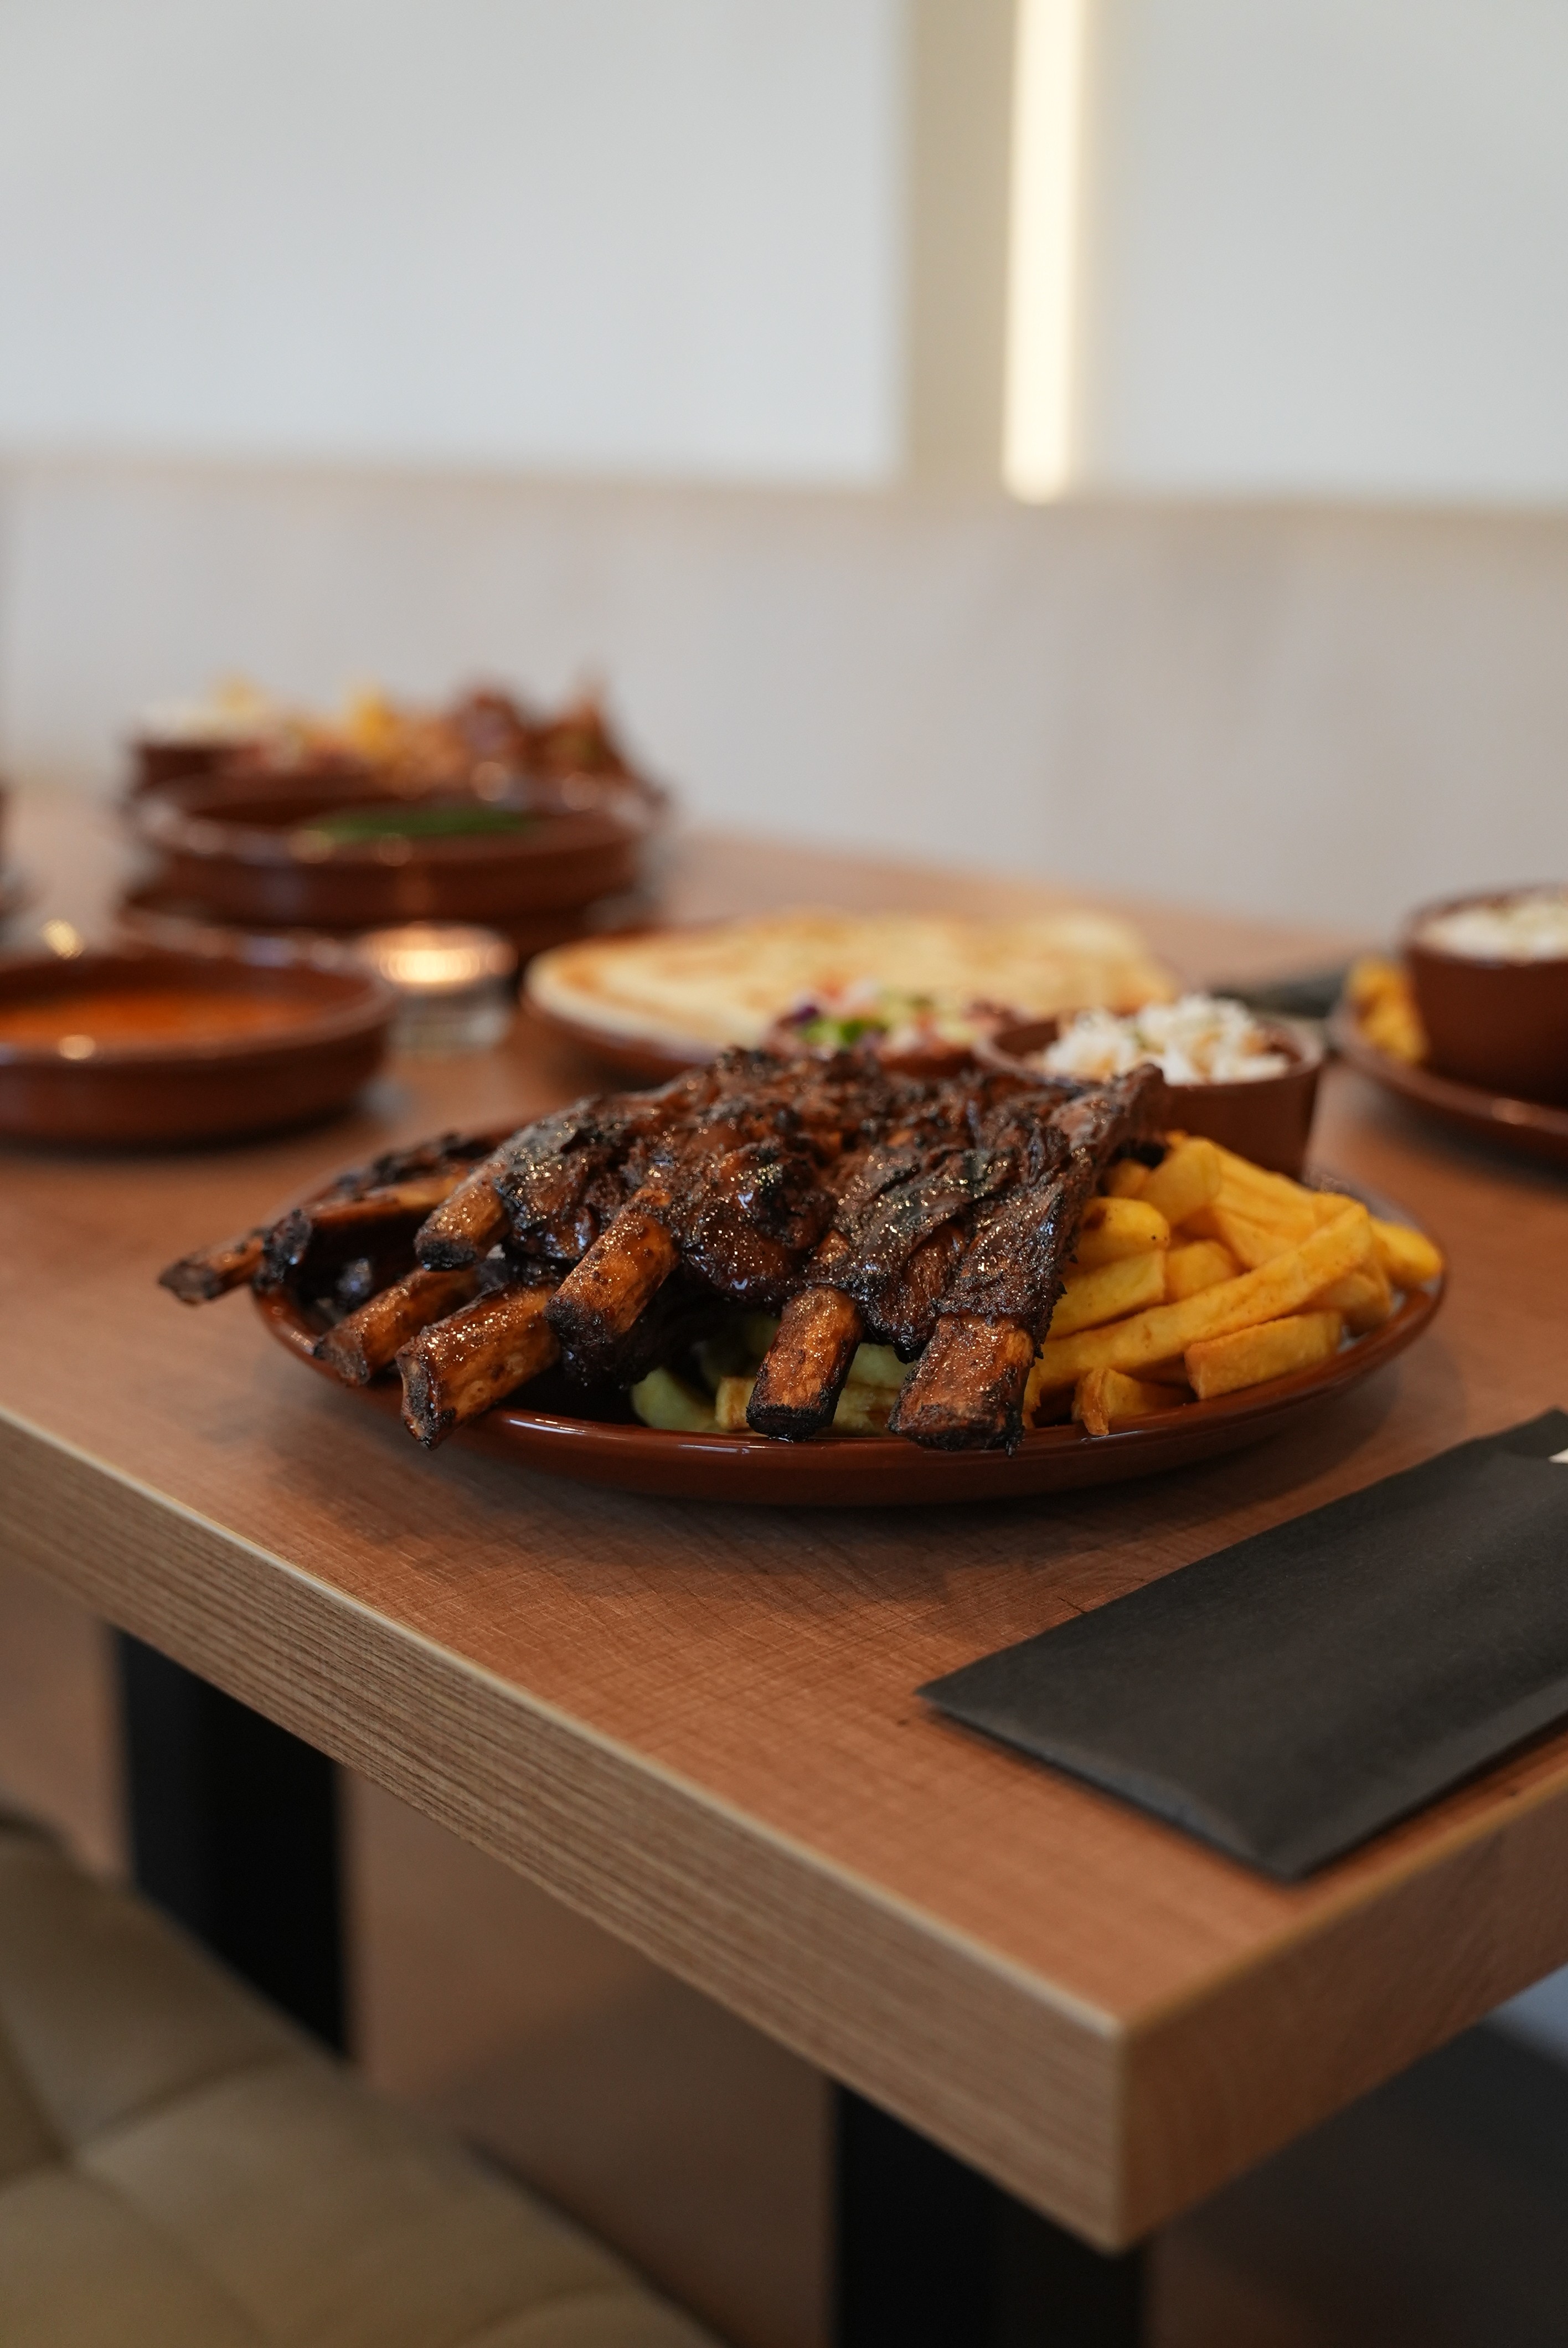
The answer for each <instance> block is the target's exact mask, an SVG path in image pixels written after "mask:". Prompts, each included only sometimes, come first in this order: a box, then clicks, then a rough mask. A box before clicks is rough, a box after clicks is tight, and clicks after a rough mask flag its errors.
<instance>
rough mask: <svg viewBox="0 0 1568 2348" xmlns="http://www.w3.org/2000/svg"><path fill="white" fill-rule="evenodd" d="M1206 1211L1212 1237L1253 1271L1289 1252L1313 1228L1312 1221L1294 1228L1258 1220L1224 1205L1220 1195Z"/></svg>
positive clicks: (1249, 1270)
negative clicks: (1301, 1226) (1283, 1227)
mask: <svg viewBox="0 0 1568 2348" xmlns="http://www.w3.org/2000/svg"><path fill="white" fill-rule="evenodd" d="M1209 1214H1210V1216H1211V1217H1212V1219H1213V1221H1214V1237H1215V1238H1216V1239H1217V1240H1218V1241H1220V1242H1221V1243H1222V1245H1224V1246H1225V1247H1226V1248H1228V1249H1229V1251H1230V1252H1231V1254H1232V1255H1234V1256H1235V1260H1236V1262H1238V1263H1239V1264H1242V1265H1244V1266H1245V1269H1246V1270H1247V1271H1248V1272H1255V1271H1256V1270H1257V1268H1258V1266H1259V1265H1260V1264H1264V1263H1272V1262H1274V1259H1275V1257H1276V1255H1288V1254H1289V1252H1290V1251H1291V1249H1292V1248H1293V1247H1299V1246H1300V1245H1301V1242H1302V1241H1303V1240H1304V1239H1306V1238H1307V1237H1308V1235H1309V1234H1310V1233H1311V1231H1313V1230H1314V1229H1315V1228H1316V1226H1315V1225H1314V1224H1313V1223H1312V1222H1311V1221H1308V1222H1307V1225H1306V1228H1305V1229H1304V1230H1301V1231H1285V1230H1282V1229H1281V1228H1280V1226H1279V1224H1277V1223H1274V1222H1267V1223H1260V1222H1258V1221H1256V1220H1255V1218H1254V1217H1253V1216H1251V1215H1249V1214H1247V1213H1245V1211H1243V1210H1239V1209H1237V1208H1235V1207H1231V1206H1227V1204H1226V1203H1225V1199H1224V1198H1223V1197H1221V1198H1220V1199H1218V1200H1216V1201H1215V1203H1214V1206H1212V1207H1211V1208H1210V1210H1209Z"/></svg>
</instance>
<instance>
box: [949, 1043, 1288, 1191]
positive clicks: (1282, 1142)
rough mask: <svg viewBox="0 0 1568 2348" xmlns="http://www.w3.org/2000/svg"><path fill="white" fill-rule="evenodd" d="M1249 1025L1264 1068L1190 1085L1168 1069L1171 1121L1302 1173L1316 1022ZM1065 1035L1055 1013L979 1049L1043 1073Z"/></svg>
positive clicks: (985, 1056) (991, 1059)
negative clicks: (1312, 1024) (1258, 1072)
mask: <svg viewBox="0 0 1568 2348" xmlns="http://www.w3.org/2000/svg"><path fill="white" fill-rule="evenodd" d="M1172 1008H1173V1010H1174V1011H1179V1010H1180V1008H1181V1006H1180V1005H1175V1006H1172ZM1237 1008H1238V1009H1239V1008H1240V1006H1239V1005H1238V1006H1237ZM1251 1025H1252V1026H1253V1028H1254V1030H1255V1033H1256V1035H1257V1038H1258V1042H1259V1045H1260V1050H1261V1051H1263V1052H1266V1059H1265V1060H1264V1061H1263V1063H1262V1065H1264V1066H1266V1070H1267V1073H1266V1074H1261V1075H1255V1076H1245V1077H1240V1078H1235V1079H1232V1080H1231V1081H1214V1080H1209V1081H1205V1082H1201V1083H1191V1082H1183V1081H1182V1080H1181V1078H1180V1077H1179V1076H1178V1077H1176V1078H1174V1079H1173V1077H1172V1076H1171V1075H1170V1074H1169V1072H1167V1075H1166V1086H1165V1090H1166V1100H1167V1105H1168V1106H1167V1109H1166V1117H1167V1121H1168V1123H1169V1124H1170V1125H1171V1126H1173V1127H1174V1128H1179V1129H1180V1130H1182V1131H1183V1132H1185V1133H1197V1134H1202V1135H1204V1136H1205V1137H1206V1138H1207V1139H1209V1140H1210V1141H1217V1142H1218V1143H1219V1144H1220V1145H1221V1147H1222V1148H1225V1149H1231V1150H1234V1151H1235V1154H1236V1155H1237V1157H1240V1158H1246V1159H1251V1161H1252V1162H1253V1164H1254V1165H1255V1166H1263V1167H1266V1168H1267V1169H1269V1170H1270V1171H1271V1172H1273V1173H1276V1174H1289V1175H1292V1176H1296V1175H1299V1174H1300V1172H1301V1170H1302V1168H1303V1167H1304V1166H1305V1165H1306V1163H1307V1148H1308V1144H1309V1142H1310V1140H1311V1136H1312V1119H1313V1115H1314V1111H1315V1109H1316V1107H1317V1083H1318V1078H1319V1077H1320V1076H1321V1075H1322V1073H1323V1058H1324V1053H1323V1046H1322V1045H1321V1043H1320V1042H1319V1041H1318V1039H1317V1034H1316V1033H1315V1032H1314V1030H1313V1029H1312V1028H1310V1027H1308V1026H1307V1025H1303V1024H1302V1023H1299V1022H1297V1021H1295V1020H1284V1019H1269V1018H1254V1019H1252V1020H1251ZM1061 1036H1062V1022H1061V1021H1060V1020H1057V1019H1044V1020H1033V1021H1026V1022H1023V1023H1020V1024H1018V1025H1008V1026H1000V1027H998V1028H997V1029H996V1030H995V1032H994V1034H993V1035H991V1037H990V1038H989V1042H988V1043H987V1044H985V1045H983V1046H982V1047H981V1052H980V1057H981V1058H982V1060H984V1061H986V1062H987V1064H988V1065H989V1066H993V1067H1008V1068H1018V1069H1020V1070H1022V1071H1023V1072H1024V1073H1026V1074H1031V1075H1037V1076H1038V1075H1039V1074H1040V1073H1041V1071H1042V1070H1046V1069H1050V1066H1051V1058H1050V1056H1051V1053H1052V1050H1053V1047H1057V1046H1058V1045H1060V1043H1061Z"/></svg>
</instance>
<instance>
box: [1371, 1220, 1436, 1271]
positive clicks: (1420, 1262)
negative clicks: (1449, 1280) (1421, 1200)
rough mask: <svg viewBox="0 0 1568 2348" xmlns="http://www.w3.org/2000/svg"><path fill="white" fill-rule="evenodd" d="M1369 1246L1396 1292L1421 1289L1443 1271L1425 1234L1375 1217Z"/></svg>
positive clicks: (1407, 1225)
mask: <svg viewBox="0 0 1568 2348" xmlns="http://www.w3.org/2000/svg"><path fill="white" fill-rule="evenodd" d="M1372 1245H1373V1247H1374V1248H1375V1249H1376V1251H1377V1255H1378V1262H1379V1263H1380V1264H1381V1265H1382V1267H1383V1270H1384V1271H1385V1272H1387V1273H1388V1275H1389V1279H1390V1280H1391V1281H1392V1282H1393V1283H1394V1286H1395V1287H1396V1288H1424V1287H1425V1286H1426V1284H1427V1282H1428V1281H1429V1280H1436V1279H1437V1277H1438V1275H1439V1274H1440V1272H1441V1271H1442V1268H1443V1260H1442V1256H1441V1255H1440V1252H1439V1251H1438V1250H1437V1249H1436V1248H1435V1247H1434V1246H1433V1245H1432V1243H1431V1241H1430V1239H1428V1237H1427V1235H1426V1233H1425V1232H1424V1231H1411V1230H1410V1228H1409V1224H1407V1223H1386V1222H1384V1221H1383V1220H1381V1218H1380V1217H1378V1216H1377V1215H1374V1216H1373V1218H1372Z"/></svg>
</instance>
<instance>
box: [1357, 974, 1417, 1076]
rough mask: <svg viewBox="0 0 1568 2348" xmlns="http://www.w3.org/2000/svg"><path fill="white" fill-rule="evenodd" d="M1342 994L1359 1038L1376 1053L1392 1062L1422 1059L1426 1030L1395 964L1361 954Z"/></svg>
mask: <svg viewBox="0 0 1568 2348" xmlns="http://www.w3.org/2000/svg"><path fill="white" fill-rule="evenodd" d="M1345 995H1346V1000H1347V1001H1348V1003H1349V1004H1350V1007H1351V1009H1352V1010H1353V1011H1354V1013H1355V1014H1356V1023H1357V1025H1358V1027H1359V1028H1360V1030H1361V1033H1362V1035H1365V1037H1366V1038H1367V1041H1368V1044H1371V1045H1374V1047H1375V1048H1376V1049H1377V1050H1378V1051H1379V1052H1386V1053H1388V1055H1389V1057H1390V1059H1395V1060H1409V1061H1411V1062H1419V1061H1421V1060H1424V1059H1425V1058H1426V1056H1427V1048H1428V1046H1427V1034H1426V1030H1425V1028H1424V1027H1423V1026H1422V1025H1421V1017H1420V1014H1419V1011H1418V1010H1417V1009H1416V999H1415V995H1414V994H1413V993H1412V992H1411V988H1410V982H1409V978H1408V976H1407V975H1406V973H1405V972H1404V971H1403V970H1402V969H1401V968H1400V966H1399V963H1393V962H1385V961H1383V960H1382V958H1381V957H1380V956H1378V955H1375V954H1368V955H1365V956H1364V957H1363V959H1362V960H1361V961H1360V962H1358V963H1355V964H1354V966H1353V967H1352V969H1351V972H1350V974H1349V976H1348V978H1347V980H1346V982H1345Z"/></svg>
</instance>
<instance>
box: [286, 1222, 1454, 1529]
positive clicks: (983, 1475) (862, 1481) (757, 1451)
mask: <svg viewBox="0 0 1568 2348" xmlns="http://www.w3.org/2000/svg"><path fill="white" fill-rule="evenodd" d="M1373 1203H1375V1204H1379V1205H1380V1204H1381V1202H1376V1201H1375V1202H1373ZM1442 1293H1443V1283H1442V1282H1441V1281H1437V1282H1434V1283H1433V1284H1432V1286H1431V1287H1430V1289H1422V1290H1419V1291H1417V1292H1415V1293H1414V1294H1411V1295H1409V1296H1407V1297H1406V1298H1405V1299H1404V1301H1403V1302H1402V1303H1401V1304H1400V1305H1399V1309H1398V1311H1397V1312H1396V1313H1394V1314H1393V1315H1392V1317H1391V1318H1390V1319H1389V1320H1388V1321H1386V1322H1385V1323H1383V1326H1382V1327H1381V1328H1380V1329H1376V1330H1374V1331H1373V1332H1372V1334H1371V1335H1370V1336H1367V1337H1360V1338H1358V1339H1357V1340H1356V1341H1355V1343H1354V1344H1350V1345H1348V1346H1346V1347H1345V1348H1344V1350H1343V1351H1342V1352H1341V1353H1339V1354H1337V1355H1336V1356H1335V1358H1334V1360H1333V1361H1332V1362H1329V1363H1327V1364H1326V1365H1324V1366H1323V1367H1322V1368H1320V1369H1317V1370H1305V1371H1300V1372H1297V1373H1296V1375H1295V1376H1293V1377H1288V1378H1276V1379H1275V1380H1274V1381H1273V1382H1272V1383H1271V1384H1270V1385H1262V1386H1253V1387H1250V1388H1249V1389H1247V1390H1246V1391H1245V1392H1244V1393H1241V1394H1232V1395H1221V1396H1220V1397H1219V1398H1218V1399H1217V1400H1216V1401H1214V1402H1194V1403H1186V1404H1184V1405H1183V1406H1182V1407H1181V1408H1180V1409H1179V1410H1175V1411H1172V1412H1170V1413H1168V1414H1166V1415H1163V1416H1160V1417H1159V1418H1151V1419H1145V1420H1143V1422H1142V1424H1139V1425H1134V1426H1124V1427H1118V1428H1116V1429H1115V1430H1114V1431H1113V1432H1112V1434H1110V1435H1102V1436H1089V1435H1085V1434H1084V1432H1083V1430H1082V1428H1081V1427H1078V1426H1045V1427H1039V1428H1036V1429H1033V1430H1031V1432H1030V1433H1029V1434H1027V1435H1026V1436H1025V1437H1024V1438H1023V1440H1022V1442H1021V1443H1020V1445H1019V1447H1018V1449H1017V1450H1016V1451H1015V1452H1013V1453H1012V1454H1011V1456H1010V1457H1009V1454H1008V1453H1006V1452H1005V1451H924V1450H922V1449H921V1448H920V1447H919V1446H918V1445H917V1444H914V1443H907V1442H906V1441H905V1440H904V1439H903V1438H902V1437H899V1436H897V1435H846V1436H836V1437H825V1438H823V1439H821V1440H819V1441H815V1442H811V1443H779V1442H774V1441H772V1440H770V1439H769V1438H768V1437H765V1436H757V1435H672V1434H666V1433H663V1432H662V1431H661V1430H660V1429H658V1428H655V1427H651V1426H640V1425H637V1424H635V1423H632V1424H630V1425H629V1424H627V1423H625V1422H623V1421H616V1420H611V1419H596V1418H569V1417H564V1416H557V1415H555V1414H553V1413H550V1412H547V1411H543V1410H528V1409H525V1408H523V1407H521V1406H518V1405H516V1404H514V1405H511V1406H501V1407H500V1408H498V1409H496V1410H492V1411H490V1412H488V1413H487V1415H486V1416H485V1417H483V1418H481V1419H478V1420H477V1421H476V1422H475V1424H474V1425H473V1426H466V1427H463V1428H462V1429H460V1430H459V1432H458V1433H457V1434H456V1435H455V1436H454V1437H452V1438H451V1439H452V1441H453V1442H455V1443H460V1444H462V1445H464V1446H465V1447H466V1448H469V1449H478V1450H481V1451H487V1452H488V1453H490V1454H491V1456H492V1457H502V1458H507V1459H511V1460H513V1461H515V1462H516V1463H517V1465H518V1467H520V1468H536V1469H538V1471H539V1472H540V1473H541V1474H543V1475H547V1476H567V1477H570V1478H572V1479H573V1480H574V1481H576V1482H578V1483H582V1484H598V1485H603V1486H610V1487H612V1488H614V1489H616V1490H618V1491H623V1492H642V1493H647V1494H651V1495H652V1496H653V1497H655V1498H660V1499H678V1500H731V1501H733V1500H750V1501H757V1502H762V1503H764V1504H767V1505H771V1506H774V1507H782V1508H800V1509H857V1508H899V1507H909V1506H912V1505H917V1506H925V1507H928V1506H930V1505H932V1504H933V1503H935V1502H939V1501H944V1500H958V1501H974V1500H1016V1499H1021V1498H1025V1497H1026V1496H1028V1495H1030V1494H1032V1493H1037V1492H1065V1491H1071V1490H1073V1489H1074V1488H1076V1487H1078V1486H1080V1485H1084V1484H1116V1483H1121V1482H1123V1481H1124V1480H1126V1479H1127V1478H1131V1477H1133V1476H1152V1475H1155V1474H1157V1473H1158V1472H1159V1471H1160V1470H1161V1469H1162V1468H1184V1467H1187V1466H1189V1465H1191V1464H1192V1463H1193V1462H1194V1461H1195V1460H1199V1459H1209V1458H1213V1457H1214V1456H1215V1455H1216V1454H1217V1453H1219V1452H1222V1451H1239V1450H1241V1449H1243V1448H1244V1447H1245V1446H1246V1445H1247V1444H1250V1443H1258V1442H1261V1441H1262V1440H1263V1439H1264V1437H1266V1436H1269V1435H1275V1434H1277V1433H1279V1432H1280V1431H1281V1430H1282V1429H1283V1428H1285V1427H1286V1426H1293V1425H1295V1424H1296V1421H1297V1420H1298V1419H1299V1418H1301V1417H1303V1416H1306V1415H1307V1413H1309V1412H1311V1411H1313V1410H1316V1409H1317V1408H1318V1407H1319V1406H1321V1405H1323V1404H1324V1403H1326V1402H1328V1401H1330V1400H1331V1399H1332V1398H1333V1396H1334V1395H1339V1394H1343V1393H1345V1392H1346V1391H1347V1390H1348V1388H1349V1387H1350V1386H1353V1385H1359V1384H1360V1382H1361V1380H1362V1379H1363V1378H1367V1377H1369V1376H1370V1375H1372V1373H1373V1371H1374V1370H1378V1369H1381V1368H1382V1367H1383V1365H1384V1364H1385V1363H1387V1362H1390V1361H1392V1360H1393V1358H1394V1356H1395V1354H1402V1353H1403V1352H1404V1350H1405V1347H1406V1346H1407V1345H1409V1344H1411V1343H1412V1342H1413V1341H1414V1340H1415V1339H1416V1338H1417V1337H1419V1335H1420V1334H1421V1331H1422V1330H1423V1329H1424V1328H1425V1327H1426V1325H1427V1323H1428V1322H1429V1321H1430V1319H1431V1317H1432V1315H1433V1313H1435V1312H1436V1311H1437V1309H1438V1306H1439V1305H1440V1303H1441V1302H1442ZM256 1303H257V1306H258V1309H259V1310H260V1312H261V1318H262V1319H263V1321H264V1322H265V1323H266V1324H267V1327H268V1329H269V1330H270V1331H271V1333H272V1335H273V1336H274V1337H275V1338H276V1339H277V1340H278V1343H279V1344H282V1345H283V1346H286V1347H287V1348H288V1350H289V1351H290V1352H291V1353H292V1354H295V1355H296V1356H297V1357H298V1359H299V1360H301V1361H302V1362H304V1363H305V1364H307V1365H308V1366H309V1367H310V1368H311V1369H313V1370H315V1371H316V1372H318V1374H319V1375H321V1376H323V1377H324V1378H327V1379H328V1380H330V1381H331V1383H332V1384H333V1385H334V1386H339V1382H338V1380H337V1379H336V1378H335V1377H333V1374H332V1372H331V1371H330V1370H329V1369H327V1368H326V1367H325V1366H324V1365H323V1364H322V1363H320V1362H317V1361H316V1360H314V1358H313V1355H312V1353H311V1346H312V1344H313V1342H314V1339H315V1336H316V1334H317V1332H316V1330H315V1329H314V1328H313V1326H312V1324H311V1323H309V1322H308V1321H307V1319H306V1317H305V1315H304V1313H302V1311H301V1309H300V1307H299V1305H298V1304H297V1303H294V1301H293V1300H292V1298H291V1297H289V1296H288V1295H286V1294H285V1293H284V1292H282V1291H275V1292H273V1293H272V1294H271V1295H265V1296H258V1297H257V1299H256ZM339 1391H340V1392H343V1391H346V1392H349V1393H352V1394H357V1395H360V1396H361V1397H362V1398H363V1400H364V1402H365V1404H366V1405H367V1406H370V1407H373V1408H378V1409H380V1410H381V1411H383V1412H384V1413H385V1414H386V1415H388V1416H395V1415H396V1412H397V1408H398V1402H399V1395H398V1389H397V1385H396V1382H395V1380H391V1379H388V1380H385V1381H382V1382H378V1383H377V1384H376V1385H370V1386H359V1387H349V1388H347V1389H344V1388H343V1387H342V1386H339Z"/></svg>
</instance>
